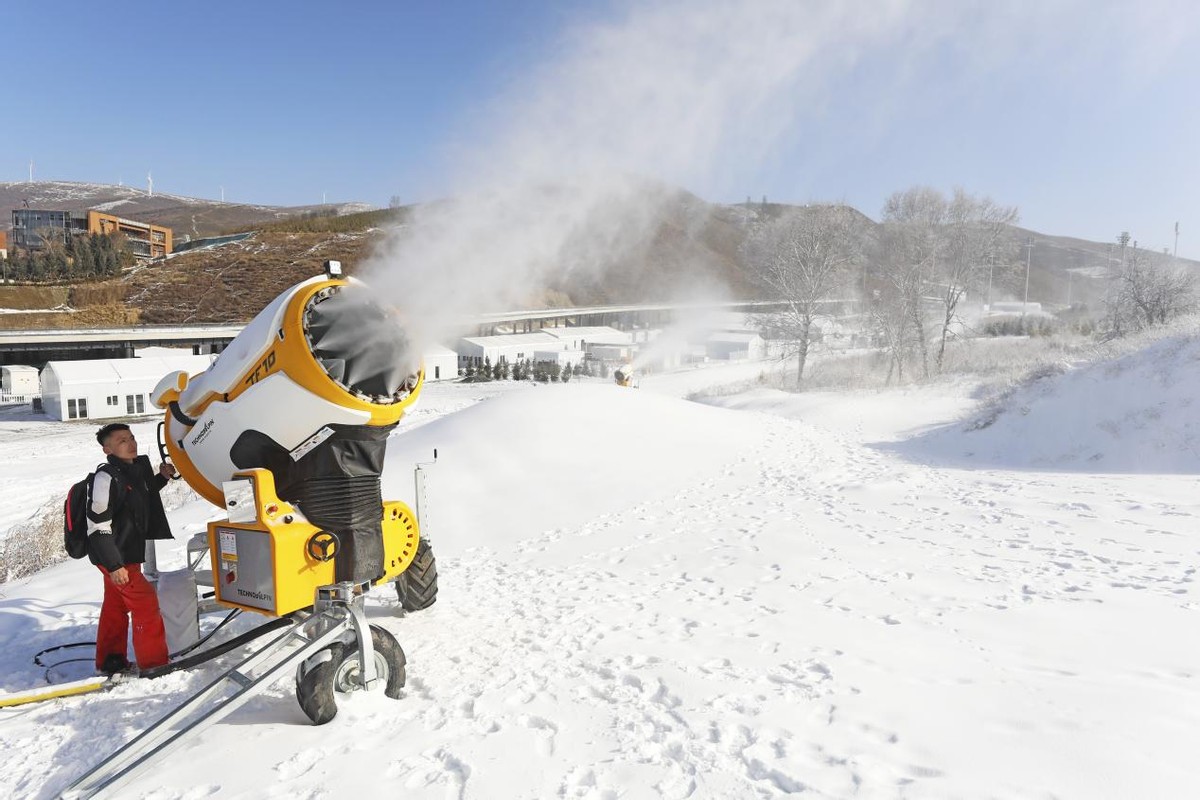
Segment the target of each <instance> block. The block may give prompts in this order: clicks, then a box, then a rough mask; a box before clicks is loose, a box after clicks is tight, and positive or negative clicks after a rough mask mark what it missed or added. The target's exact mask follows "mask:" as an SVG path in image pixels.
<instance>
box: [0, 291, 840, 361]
mask: <svg viewBox="0 0 1200 800" xmlns="http://www.w3.org/2000/svg"><path fill="white" fill-rule="evenodd" d="M851 302H852V301H842V300H831V301H829V303H828V306H829V311H828V313H830V314H840V313H846V312H847V310H848V306H849V305H850V304H851ZM783 306H784V304H783V303H777V302H734V303H711V304H694V305H688V304H679V303H662V304H649V305H620V306H617V305H614V306H592V307H588V308H549V309H540V310H534V311H506V312H501V313H492V314H481V315H478V316H476V317H473V318H471V319H466V320H462V321H461V323H460V325H459V326H457V327H458V328H459V330H460V334H459V335H461V336H493V335H495V334H497V333H528V332H533V331H537V330H540V329H542V328H566V327H570V328H574V327H592V326H609V327H612V328H616V329H617V330H633V329H637V328H660V327H665V326H667V325H670V324H672V323H673V322H675V321H676V320H678V319H680V318H681V317H685V316H687V315H689V314H703V313H709V312H725V313H742V314H763V313H771V312H773V311H779V310H781V309H782V308H783ZM243 327H244V326H243V325H139V326H135V327H128V328H82V329H61V330H0V365H3V364H28V365H30V366H33V367H37V368H38V369H41V368H42V367H43V366H45V364H46V362H47V361H72V360H80V359H92V358H132V357H133V355H134V351H135V350H136V349H138V348H143V347H174V348H190V349H191V351H192V352H193V353H195V354H202V353H219V352H221V351H222V350H224V349H225V347H226V345H228V344H229V343H230V342H231V341H233V338H234V337H235V336H237V335H238V333H240V332H241V330H242V328H243Z"/></svg>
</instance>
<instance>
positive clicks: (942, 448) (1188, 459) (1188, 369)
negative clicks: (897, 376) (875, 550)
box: [897, 334, 1200, 474]
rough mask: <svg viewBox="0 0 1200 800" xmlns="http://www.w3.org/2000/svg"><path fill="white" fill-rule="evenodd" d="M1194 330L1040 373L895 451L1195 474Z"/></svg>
mask: <svg viewBox="0 0 1200 800" xmlns="http://www.w3.org/2000/svg"><path fill="white" fill-rule="evenodd" d="M1198 398H1200V335H1198V334H1186V335H1178V336H1171V337H1168V338H1165V339H1161V340H1159V341H1157V342H1153V343H1152V344H1150V345H1149V346H1148V347H1146V348H1145V349H1143V350H1139V351H1136V352H1132V353H1127V354H1125V355H1121V356H1118V357H1115V358H1110V359H1105V360H1102V361H1098V362H1094V363H1090V364H1086V365H1069V364H1062V365H1060V366H1059V367H1058V368H1052V369H1048V370H1044V371H1043V372H1042V373H1041V374H1040V375H1037V376H1035V377H1034V378H1032V379H1031V380H1029V381H1028V382H1026V383H1024V384H1022V385H1020V386H1018V387H1017V388H1016V389H1014V390H1013V391H1011V392H1009V393H1007V394H1006V395H1004V396H1003V397H1001V398H999V399H998V400H996V401H995V402H993V403H992V404H990V405H988V406H987V407H985V408H984V409H982V410H981V412H980V413H978V414H976V415H974V416H971V417H969V418H968V419H966V420H965V421H963V422H960V423H956V424H954V425H951V426H947V427H944V428H941V429H939V430H937V431H933V432H930V433H929V434H928V435H924V436H920V437H916V438H914V439H913V440H911V441H909V442H907V443H905V444H903V445H900V446H898V448H897V449H898V450H899V451H900V452H902V453H904V454H906V455H908V456H911V457H914V458H918V459H936V460H938V461H939V462H942V463H952V464H957V465H961V466H993V467H1011V468H1034V469H1039V470H1056V471H1058V470H1061V471H1086V472H1114V473H1179V474H1195V473H1197V472H1200V420H1198V418H1197V411H1198V410H1200V404H1198V403H1197V400H1198Z"/></svg>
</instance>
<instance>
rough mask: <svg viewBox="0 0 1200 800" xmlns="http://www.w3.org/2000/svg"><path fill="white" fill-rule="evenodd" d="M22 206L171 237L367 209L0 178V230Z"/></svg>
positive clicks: (365, 206) (9, 225) (354, 205)
mask: <svg viewBox="0 0 1200 800" xmlns="http://www.w3.org/2000/svg"><path fill="white" fill-rule="evenodd" d="M22 207H28V208H40V209H47V210H50V211H87V210H89V209H95V210H97V211H103V212H105V213H109V214H116V215H118V216H122V217H129V218H130V219H136V220H138V221H139V222H150V223H153V224H155V225H163V226H165V227H168V228H171V229H172V230H173V231H174V233H175V237H176V239H177V240H180V241H182V240H184V239H185V237H186V238H192V239H197V238H201V237H204V236H213V235H215V234H218V233H223V232H226V231H229V230H248V229H250V228H253V227H255V226H257V225H261V224H263V223H267V222H273V221H276V220H281V219H285V218H288V217H295V216H300V215H303V214H307V213H314V212H315V213H333V214H349V213H353V212H356V211H367V210H370V209H373V208H374V206H371V205H368V204H366V203H326V204H317V205H309V206H269V205H261V204H255V203H226V202H223V201H220V200H206V199H202V198H197V197H182V196H180V195H174V194H163V193H161V192H159V193H156V194H153V195H152V194H149V193H148V192H146V191H144V190H142V189H137V188H134V187H132V186H113V185H111V184H105V183H81V182H76V181H34V182H32V183H30V182H28V181H23V182H13V183H4V182H0V212H3V215H2V217H0V229H2V230H10V229H11V228H12V214H11V213H9V212H11V211H12V210H13V209H19V208H22Z"/></svg>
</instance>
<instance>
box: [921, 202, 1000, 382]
mask: <svg viewBox="0 0 1200 800" xmlns="http://www.w3.org/2000/svg"><path fill="white" fill-rule="evenodd" d="M1016 222H1017V209H1016V207H1015V206H1000V205H997V204H996V203H995V202H993V201H992V199H991V198H990V197H973V196H971V195H969V194H967V193H966V192H964V191H963V190H962V189H955V190H954V196H953V197H952V198H951V199H950V202H949V203H947V204H946V213H945V226H944V228H943V230H942V236H941V238H942V240H943V243H944V244H943V247H942V248H941V250H942V258H941V260H940V262H939V266H940V267H941V268H940V270H937V271H936V272H935V275H936V279H937V280H938V283H939V285H938V287H937V289H938V292H937V296H938V299H939V300H940V301H941V305H942V315H941V332H940V335H939V337H938V349H937V357H936V362H937V371H938V372H939V373H940V372H941V371H942V365H943V363H944V361H945V358H946V340H947V338H948V337H949V336H950V333H951V331H952V330H953V328H954V326H955V324H956V323H957V322H959V319H958V312H959V304H960V302H961V301H962V298H963V296H964V295H965V294H966V293H967V292H968V291H978V290H979V289H981V288H982V286H983V285H984V282H985V281H986V277H987V273H988V265H989V263H994V262H997V261H999V262H1004V261H1006V260H1008V257H1009V255H1010V252H1009V251H1010V250H1011V249H1012V239H1011V238H1009V237H1008V236H1007V235H1006V234H1007V233H1008V230H1009V227H1010V226H1012V225H1014V224H1016Z"/></svg>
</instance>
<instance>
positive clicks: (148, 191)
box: [146, 172, 154, 197]
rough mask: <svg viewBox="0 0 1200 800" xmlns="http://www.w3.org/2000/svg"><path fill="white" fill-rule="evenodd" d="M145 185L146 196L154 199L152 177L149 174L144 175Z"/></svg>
mask: <svg viewBox="0 0 1200 800" xmlns="http://www.w3.org/2000/svg"><path fill="white" fill-rule="evenodd" d="M146 185H147V189H146V194H147V195H148V196H150V197H154V175H152V174H151V173H149V172H147V173H146Z"/></svg>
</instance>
